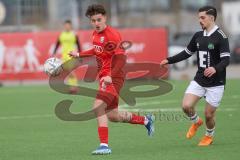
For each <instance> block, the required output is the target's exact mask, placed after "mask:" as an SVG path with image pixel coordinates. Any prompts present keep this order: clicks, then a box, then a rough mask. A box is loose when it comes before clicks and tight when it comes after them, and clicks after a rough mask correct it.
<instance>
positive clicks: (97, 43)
mask: <svg viewBox="0 0 240 160" xmlns="http://www.w3.org/2000/svg"><path fill="white" fill-rule="evenodd" d="M121 41H122V39H121V36H120V34H119V32H118V31H117V30H115V29H114V28H112V27H110V26H107V27H106V28H105V29H104V30H103V31H102V32H99V33H98V32H96V31H94V32H93V47H94V48H93V49H91V50H89V51H85V52H82V53H80V55H82V56H84V55H91V54H94V55H95V56H96V59H97V64H98V70H99V75H98V76H99V78H102V77H104V76H111V77H123V76H124V74H123V71H122V69H119V71H118V72H117V73H114V74H113V75H112V74H111V69H112V68H113V64H112V58H113V56H114V55H116V54H124V53H125V51H124V49H122V48H120V47H119V44H120V43H121ZM109 42H111V43H112V42H113V43H114V44H116V45H117V47H116V48H115V49H114V50H112V51H107V50H106V44H108V43H109Z"/></svg>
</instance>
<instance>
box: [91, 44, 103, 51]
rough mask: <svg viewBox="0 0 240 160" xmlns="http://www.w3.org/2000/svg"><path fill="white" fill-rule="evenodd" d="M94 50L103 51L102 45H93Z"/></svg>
mask: <svg viewBox="0 0 240 160" xmlns="http://www.w3.org/2000/svg"><path fill="white" fill-rule="evenodd" d="M93 47H94V50H95V52H97V53H103V47H102V46H98V45H93Z"/></svg>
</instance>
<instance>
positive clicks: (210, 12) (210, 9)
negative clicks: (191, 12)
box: [198, 6, 217, 21]
mask: <svg viewBox="0 0 240 160" xmlns="http://www.w3.org/2000/svg"><path fill="white" fill-rule="evenodd" d="M205 11H206V14H208V15H212V16H213V17H214V21H215V20H216V19H217V9H216V8H215V7H213V6H204V7H201V8H199V10H198V12H205Z"/></svg>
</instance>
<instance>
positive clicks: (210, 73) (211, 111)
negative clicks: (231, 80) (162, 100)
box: [161, 6, 230, 146]
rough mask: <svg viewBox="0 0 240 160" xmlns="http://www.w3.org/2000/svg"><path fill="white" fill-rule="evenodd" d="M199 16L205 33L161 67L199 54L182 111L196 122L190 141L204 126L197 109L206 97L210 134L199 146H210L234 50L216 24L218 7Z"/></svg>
mask: <svg viewBox="0 0 240 160" xmlns="http://www.w3.org/2000/svg"><path fill="white" fill-rule="evenodd" d="M198 17H199V22H200V25H201V27H202V29H203V30H202V31H199V32H196V33H195V34H194V36H193V37H192V39H191V41H190V43H189V44H188V46H187V48H186V49H185V50H183V51H182V52H180V53H179V54H177V55H175V56H172V57H168V58H167V59H165V60H163V61H162V62H161V66H164V65H167V64H173V63H177V62H179V61H182V60H185V59H187V58H189V57H191V56H192V55H193V54H194V53H195V52H196V53H197V64H198V70H197V73H196V75H195V77H194V80H193V81H191V83H190V84H189V86H188V88H187V90H186V92H185V95H184V98H183V102H182V108H183V111H184V112H185V114H186V115H187V116H188V117H189V118H190V120H191V121H192V123H193V124H192V125H191V127H190V128H189V130H188V132H187V135H186V137H187V138H188V139H190V138H192V137H193V136H194V135H195V134H196V131H197V129H198V128H199V127H200V126H201V125H202V124H203V120H202V119H201V118H200V117H199V116H198V114H197V113H196V111H195V108H194V107H195V105H196V103H197V102H198V101H199V100H200V99H201V98H202V97H204V98H205V100H206V106H205V120H206V133H205V135H204V137H203V138H202V139H201V140H200V142H199V144H198V145H199V146H208V145H210V144H212V142H213V135H214V130H215V120H214V117H215V112H216V109H217V107H218V106H219V104H220V101H221V99H222V96H223V92H224V85H225V83H226V67H227V66H228V65H229V61H230V51H229V43H228V38H227V36H226V35H225V34H224V32H223V31H222V30H221V29H219V27H218V26H217V25H216V24H215V20H216V18H217V10H216V8H214V7H212V6H204V7H202V8H200V9H199V13H198Z"/></svg>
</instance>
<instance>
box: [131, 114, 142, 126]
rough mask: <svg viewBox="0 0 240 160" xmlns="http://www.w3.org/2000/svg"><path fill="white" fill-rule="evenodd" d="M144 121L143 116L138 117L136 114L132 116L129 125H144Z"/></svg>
mask: <svg viewBox="0 0 240 160" xmlns="http://www.w3.org/2000/svg"><path fill="white" fill-rule="evenodd" d="M144 120H145V117H144V116H138V115H136V114H132V119H131V120H130V123H132V124H142V125H144Z"/></svg>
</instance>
